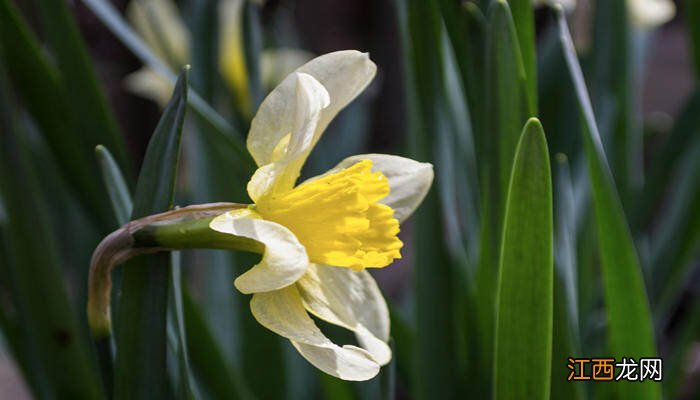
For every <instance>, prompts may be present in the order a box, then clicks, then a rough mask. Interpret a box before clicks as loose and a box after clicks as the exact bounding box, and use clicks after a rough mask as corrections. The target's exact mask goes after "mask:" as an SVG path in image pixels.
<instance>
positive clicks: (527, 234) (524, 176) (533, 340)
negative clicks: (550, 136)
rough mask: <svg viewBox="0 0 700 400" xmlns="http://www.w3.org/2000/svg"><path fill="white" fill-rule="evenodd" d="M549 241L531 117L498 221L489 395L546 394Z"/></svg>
mask: <svg viewBox="0 0 700 400" xmlns="http://www.w3.org/2000/svg"><path fill="white" fill-rule="evenodd" d="M552 240H553V222H552V177H551V172H550V167H549V152H548V150H547V141H546V139H545V136H544V131H543V130H542V125H541V124H540V122H539V121H538V120H536V119H531V120H530V121H528V123H527V124H526V125H525V128H524V129H523V133H522V135H521V138H520V141H519V143H518V147H517V150H516V153H515V159H514V160H513V170H512V174H511V179H510V187H509V190H508V199H507V202H506V211H505V220H504V223H503V242H502V250H501V263H500V264H501V265H500V274H499V280H498V295H497V311H496V315H497V320H496V344H495V349H496V351H495V360H494V363H495V368H494V382H493V391H494V399H525V398H527V399H548V398H549V386H550V374H551V370H550V367H551V362H552V361H551V356H552V302H553V288H552V279H553V278H552V277H553V274H554V267H553V255H552ZM515 332H527V334H522V335H520V334H515Z"/></svg>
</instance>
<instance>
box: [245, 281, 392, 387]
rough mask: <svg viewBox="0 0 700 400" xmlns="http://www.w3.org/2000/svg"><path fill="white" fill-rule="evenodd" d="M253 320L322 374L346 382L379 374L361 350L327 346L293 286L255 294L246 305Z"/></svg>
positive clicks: (332, 344) (376, 366)
mask: <svg viewBox="0 0 700 400" xmlns="http://www.w3.org/2000/svg"><path fill="white" fill-rule="evenodd" d="M250 309H251V311H252V313H253V316H254V317H255V319H256V320H257V321H258V322H259V323H260V324H261V325H263V326H264V327H266V328H267V329H269V330H271V331H273V332H275V333H277V334H278V335H281V336H284V337H286V338H287V339H289V340H291V341H292V344H294V346H295V347H296V348H297V350H299V353H300V354H301V355H302V356H304V358H306V359H307V360H308V361H309V362H310V363H312V364H313V365H314V366H315V367H316V368H318V369H320V370H322V371H323V372H325V373H327V374H330V375H333V376H335V377H338V378H340V379H345V380H350V381H364V380H368V379H371V378H373V377H374V376H376V375H377V373H379V365H378V364H377V363H376V362H375V361H374V360H373V359H372V356H371V355H370V354H369V353H367V352H366V351H365V350H363V349H360V348H359V347H355V346H343V347H340V346H338V345H336V344H334V343H333V342H331V341H330V340H329V339H328V338H327V337H326V336H325V335H324V334H323V333H322V332H321V330H320V329H318V327H317V326H316V324H315V323H314V321H313V320H312V319H311V317H309V315H308V314H307V313H306V310H305V309H304V306H303V304H302V302H301V297H300V296H299V291H298V289H297V287H296V285H295V286H289V287H286V288H284V289H281V290H275V291H273V292H266V293H256V294H255V295H253V299H252V300H251V301H250Z"/></svg>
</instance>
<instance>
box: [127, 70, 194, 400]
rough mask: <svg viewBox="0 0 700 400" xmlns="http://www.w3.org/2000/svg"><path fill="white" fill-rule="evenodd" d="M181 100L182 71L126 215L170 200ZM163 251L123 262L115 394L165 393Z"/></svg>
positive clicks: (163, 208)
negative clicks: (124, 264) (129, 210)
mask: <svg viewBox="0 0 700 400" xmlns="http://www.w3.org/2000/svg"><path fill="white" fill-rule="evenodd" d="M186 106H187V71H185V72H183V73H182V75H181V76H180V79H179V80H178V83H177V85H176V86H175V91H174V93H173V98H172V99H171V100H170V103H169V104H168V106H167V107H166V109H165V111H164V112H163V116H162V117H161V120H160V121H159V122H158V126H157V127H156V129H155V131H154V133H153V137H152V138H151V141H150V143H149V145H148V149H147V151H146V156H145V159H144V162H143V167H142V169H141V173H140V174H139V180H138V182H137V185H136V193H135V198H134V209H133V211H132V214H131V219H138V218H141V217H144V216H147V215H149V214H154V213H158V212H163V211H166V210H168V209H170V208H171V207H172V205H173V195H174V191H175V178H176V176H177V163H178V157H179V155H180V142H181V138H182V124H183V121H184V119H185V112H186V108H187V107H186ZM169 257H170V256H169V255H168V254H156V255H152V256H148V257H141V258H139V259H135V260H133V261H132V262H130V263H128V264H127V265H126V266H125V267H124V273H123V282H122V296H121V299H120V304H119V310H118V311H119V312H118V317H119V318H118V319H117V332H116V333H117V335H116V342H117V357H116V365H115V385H114V386H115V398H117V399H127V398H128V399H160V398H165V395H166V388H167V376H166V372H167V369H166V363H165V349H166V343H167V341H166V316H167V300H168V293H167V292H168V290H167V289H168V276H169V275H168V274H169V271H168V267H169Z"/></svg>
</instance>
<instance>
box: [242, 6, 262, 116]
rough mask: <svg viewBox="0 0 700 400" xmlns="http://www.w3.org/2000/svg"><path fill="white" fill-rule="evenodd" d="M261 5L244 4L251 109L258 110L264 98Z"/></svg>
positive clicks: (244, 46) (245, 51)
mask: <svg viewBox="0 0 700 400" xmlns="http://www.w3.org/2000/svg"><path fill="white" fill-rule="evenodd" d="M261 31H262V29H261V27H260V6H259V5H258V3H257V2H256V1H251V0H245V3H244V5H243V50H244V54H245V65H246V70H247V71H248V92H249V93H248V97H249V101H250V107H251V110H257V109H258V106H259V105H260V102H261V101H262V99H263V91H262V78H261V70H260V54H261V53H262V45H263V44H262V32H261Z"/></svg>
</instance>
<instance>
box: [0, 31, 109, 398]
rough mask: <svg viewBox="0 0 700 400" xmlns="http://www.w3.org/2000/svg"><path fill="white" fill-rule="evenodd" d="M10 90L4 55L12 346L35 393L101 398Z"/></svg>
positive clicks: (3, 177)
mask: <svg viewBox="0 0 700 400" xmlns="http://www.w3.org/2000/svg"><path fill="white" fill-rule="evenodd" d="M0 25H2V23H0ZM11 93H12V88H11V86H10V84H9V80H8V76H7V74H6V70H5V65H4V64H3V63H2V62H0V131H1V132H2V134H0V193H2V196H1V197H2V201H3V208H4V210H5V213H4V217H3V221H2V224H0V229H1V230H2V234H1V235H0V238H2V239H3V246H2V247H3V248H2V250H3V256H2V258H3V262H2V263H0V276H2V277H3V289H6V291H5V290H3V292H4V293H5V295H6V296H7V297H8V302H7V303H5V302H3V304H2V307H3V313H2V314H3V316H4V317H6V318H11V319H12V321H13V322H12V325H13V326H14V327H16V329H17V330H16V331H15V332H14V333H11V334H10V335H9V336H10V338H13V337H14V339H12V340H11V342H10V344H11V345H12V346H13V349H12V352H13V353H14V354H15V355H16V357H17V359H18V360H19V363H20V366H21V367H22V368H23V373H24V375H25V377H26V378H27V381H28V383H29V384H30V385H31V389H32V392H33V395H34V396H35V397H37V398H66V399H101V398H104V394H103V392H102V388H101V382H100V377H99V374H98V373H97V371H98V368H97V363H96V362H95V360H94V358H93V357H92V355H91V354H90V350H89V341H88V337H87V332H86V331H85V330H84V329H83V330H81V329H80V328H79V321H78V318H77V317H76V311H75V310H74V309H73V308H72V306H71V302H70V297H69V294H68V290H67V288H66V281H65V279H66V276H65V274H64V273H63V271H64V265H63V264H64V261H63V260H62V259H61V258H60V257H59V252H58V249H57V243H56V241H55V237H54V236H53V235H52V234H51V232H52V229H51V220H50V218H49V215H48V212H49V210H50V207H51V204H50V203H49V202H48V200H49V199H50V197H49V194H48V193H45V192H44V190H43V188H42V187H41V186H39V180H38V175H39V174H40V168H42V167H43V166H42V165H39V164H37V163H36V160H34V159H33V158H32V157H31V154H30V147H29V142H28V138H29V134H28V132H27V131H25V130H24V129H22V127H21V126H20V125H19V121H17V120H16V119H15V117H16V116H17V115H20V111H19V109H18V108H17V107H16V106H15V104H16V103H15V99H13V98H12V96H11V95H10V94H11ZM5 250H7V253H5ZM5 279H6V280H5ZM8 303H9V304H11V305H12V306H13V307H12V308H8ZM5 326H8V323H3V327H5ZM83 326H84V324H83Z"/></svg>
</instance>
